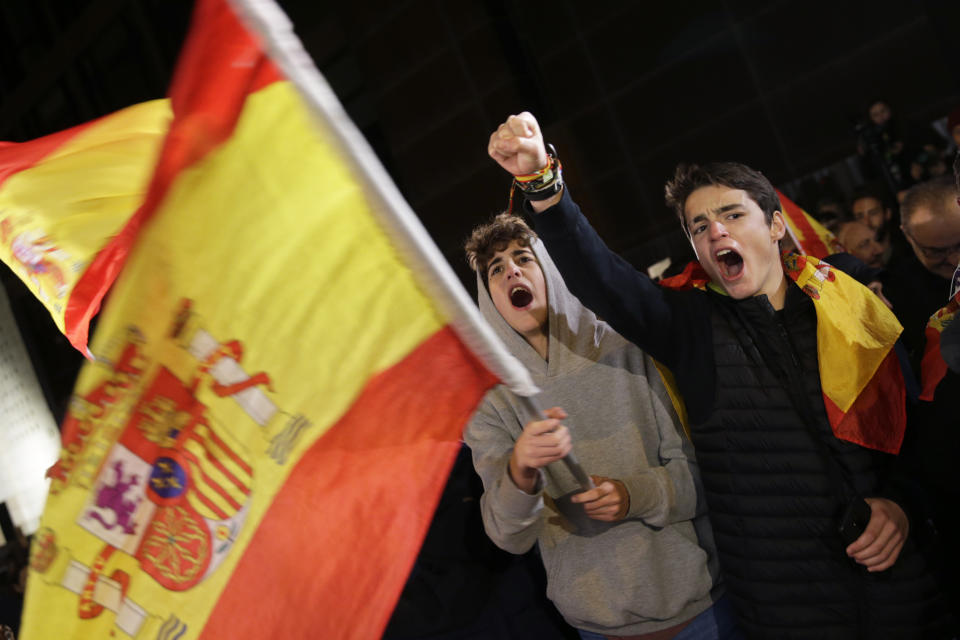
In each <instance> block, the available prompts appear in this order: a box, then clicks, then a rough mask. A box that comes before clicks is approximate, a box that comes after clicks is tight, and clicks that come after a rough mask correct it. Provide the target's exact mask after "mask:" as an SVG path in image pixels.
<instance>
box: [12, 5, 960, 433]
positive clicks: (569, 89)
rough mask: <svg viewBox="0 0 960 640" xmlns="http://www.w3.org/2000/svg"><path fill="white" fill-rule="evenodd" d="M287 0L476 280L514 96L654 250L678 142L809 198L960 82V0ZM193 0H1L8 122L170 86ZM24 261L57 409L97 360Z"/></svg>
mask: <svg viewBox="0 0 960 640" xmlns="http://www.w3.org/2000/svg"><path fill="white" fill-rule="evenodd" d="M281 4H282V5H283V6H284V7H285V8H286V9H287V11H288V13H289V14H290V16H291V18H292V19H293V21H294V24H295V25H296V28H297V31H298V33H299V35H300V37H301V39H302V40H303V41H304V43H305V45H306V47H307V49H308V50H309V51H310V53H311V54H312V56H313V58H314V60H315V62H316V64H317V66H318V67H319V68H320V69H321V71H323V72H324V74H325V75H326V77H327V79H328V80H329V81H330V83H331V84H332V86H333V87H334V89H335V90H336V92H337V94H338V95H339V96H340V99H341V101H342V102H343V103H344V104H345V106H346V108H347V110H348V111H349V112H350V114H351V115H352V116H353V118H354V120H355V121H356V123H357V125H358V126H359V127H360V128H361V129H362V130H363V132H364V133H365V134H366V136H367V138H368V140H369V141H370V142H371V144H372V145H373V147H374V149H375V150H376V152H377V153H378V154H379V156H380V158H381V160H382V161H383V163H384V164H385V165H386V167H387V169H388V170H389V171H390V173H391V174H392V175H393V177H394V179H395V180H396V182H397V184H398V185H399V187H400V189H401V191H402V192H403V193H404V194H405V195H406V197H407V199H408V200H409V202H410V204H411V205H412V206H413V209H414V210H415V211H416V212H417V213H418V214H419V216H420V218H421V219H422V221H423V223H424V224H425V225H426V227H427V229H428V230H429V231H430V233H431V234H432V235H433V237H434V239H435V240H436V242H437V244H438V245H439V246H440V248H441V250H442V251H443V252H444V254H445V255H446V256H447V258H448V260H449V261H450V263H451V264H452V265H453V266H454V268H455V269H456V270H457V271H458V273H459V274H460V276H461V277H462V278H463V279H464V282H465V283H467V286H468V287H471V288H472V286H473V284H472V282H473V280H472V278H471V277H470V276H469V274H468V273H467V269H466V266H465V264H464V262H463V258H462V250H461V244H462V241H463V239H464V238H465V237H466V235H467V234H468V232H469V230H470V228H471V227H472V226H473V225H474V224H476V223H477V222H478V221H480V220H481V219H483V218H485V217H486V216H488V215H489V214H491V213H494V212H496V211H497V210H498V209H501V208H503V207H504V206H505V205H506V197H507V189H508V185H509V180H508V179H507V176H506V174H505V173H503V172H502V170H500V169H499V168H498V167H497V166H496V165H495V164H494V163H493V162H492V161H491V160H490V159H489V158H488V157H487V156H486V152H485V150H486V144H487V138H488V136H489V134H490V132H491V131H492V130H493V129H494V128H495V127H496V126H497V125H498V124H499V123H500V122H502V121H503V119H504V118H505V117H506V116H507V115H508V114H510V113H517V112H519V111H522V110H530V111H532V112H533V113H534V114H536V115H537V116H538V118H539V120H540V122H541V125H542V126H543V128H544V131H545V136H546V138H547V140H548V141H551V142H553V143H554V144H555V145H556V146H557V148H558V149H559V152H560V155H561V157H562V159H563V162H564V167H565V170H566V175H567V181H568V183H569V184H570V185H571V189H572V191H573V192H574V193H575V195H576V198H577V200H578V201H579V202H580V204H581V205H582V206H583V207H584V209H585V210H586V211H588V213H589V215H590V218H591V220H592V222H593V223H594V225H595V226H596V227H597V228H598V230H599V231H600V233H601V234H602V235H603V236H604V237H605V238H606V239H607V241H608V243H609V244H610V245H611V246H612V247H613V248H614V249H615V250H617V251H619V252H621V253H622V254H624V255H625V256H626V257H627V258H628V259H630V260H631V261H633V262H634V263H635V264H636V265H638V266H641V267H645V266H647V265H649V264H650V263H652V262H654V261H656V260H659V259H661V258H663V257H666V256H668V255H672V256H674V257H683V256H685V255H689V253H688V251H689V250H688V248H687V245H686V242H685V240H684V238H683V236H682V235H681V234H680V232H679V229H678V227H677V224H676V222H675V219H674V217H673V214H672V213H671V212H669V211H668V210H667V209H666V207H665V206H664V204H663V196H662V189H663V183H664V180H665V179H666V178H667V177H668V176H669V175H670V173H671V172H672V169H673V167H674V165H675V164H676V163H677V162H678V161H680V160H691V161H706V160H723V159H735V160H740V161H742V162H746V163H747V164H750V165H752V166H754V167H756V168H758V169H760V170H762V171H763V172H764V173H765V174H766V175H767V176H768V177H769V178H770V179H771V180H772V181H773V182H774V184H775V185H777V186H778V187H780V188H781V189H783V190H785V191H786V193H787V194H788V195H790V196H792V197H794V198H797V199H800V202H801V204H805V203H804V202H803V188H802V187H803V185H804V184H805V181H806V182H809V181H811V180H814V179H815V178H817V177H818V176H821V177H822V176H823V175H824V172H825V168H827V167H831V166H833V167H837V166H841V167H842V163H843V161H844V159H845V158H847V157H849V156H850V155H851V154H852V153H853V151H854V148H855V136H854V133H853V121H854V119H855V118H856V117H857V116H858V115H862V114H863V113H864V112H865V110H866V107H867V105H868V103H869V102H871V101H872V100H875V99H877V98H883V99H885V100H887V101H888V102H889V103H890V104H891V105H892V107H893V109H894V113H895V114H896V116H897V117H898V118H899V119H900V120H903V121H906V120H912V121H917V122H924V123H926V122H930V121H931V120H934V119H935V118H938V117H942V116H944V115H945V114H946V113H948V112H949V111H950V110H951V109H952V108H954V107H955V106H957V105H958V104H960V64H958V63H960V2H957V1H956V0H925V1H919V0H917V1H908V0H901V1H887V2H866V1H850V2H836V1H830V2H827V1H823V0H817V1H810V0H781V1H764V2H759V1H752V0H693V1H686V2H668V3H650V2H626V1H608V0H592V1H589V2H588V1H574V0H555V1H553V2H548V3H534V2H508V1H506V0H456V1H453V0H451V1H447V2H444V1H441V0H410V1H406V2H404V1H398V0H392V1H386V0H383V1H380V0H353V1H348V2H336V3H334V2H326V1H323V0H303V1H299V0H287V1H285V2H281ZM191 5H192V3H190V2H187V1H186V0H71V1H70V2H65V1H63V0H4V1H3V2H0V140H12V141H22V140H29V139H32V138H35V137H38V136H41V135H44V134H47V133H52V132H54V131H58V130H60V129H63V128H66V127H69V126H72V125H74V124H78V123H81V122H84V121H87V120H90V119H92V118H95V117H97V116H100V115H103V114H106V113H110V112H112V111H114V110H117V109H120V108H122V107H125V106H128V105H130V104H133V103H136V102H141V101H144V100H147V99H151V98H158V97H162V96H163V95H164V94H165V93H166V89H167V86H168V83H169V80H170V76H171V74H172V70H173V67H174V64H175V62H176V56H177V52H178V50H179V47H180V44H181V43H182V40H183V37H184V34H185V32H186V28H187V24H188V21H189V15H190V10H191ZM951 25H952V27H951ZM807 206H808V207H810V206H812V203H807ZM4 272H5V273H4V276H3V281H4V284H5V285H6V286H7V288H8V290H9V291H10V293H11V297H12V299H13V303H14V307H15V309H16V312H17V314H18V321H19V323H20V325H21V328H22V330H23V331H24V334H25V339H26V340H27V343H28V347H29V348H30V350H31V353H32V355H33V357H34V362H35V364H36V365H37V368H38V373H39V375H40V378H41V383H42V384H43V385H44V387H45V389H46V390H47V392H48V398H50V400H51V404H52V405H53V407H54V412H55V414H56V415H57V417H58V418H59V417H60V415H61V414H62V411H63V407H64V406H65V402H66V398H67V397H68V395H69V391H70V388H71V387H72V383H73V377H74V375H75V372H76V367H77V366H79V363H80V360H79V358H78V357H77V356H76V355H75V354H73V353H71V350H70V348H69V346H67V345H66V341H65V340H64V339H62V338H60V337H58V336H57V334H56V331H55V329H53V324H52V322H50V321H49V319H48V318H47V317H46V312H45V311H44V310H43V309H42V307H40V306H39V303H36V302H35V301H34V300H33V299H32V296H30V294H29V293H27V292H26V289H25V288H23V287H21V286H20V285H19V284H18V283H17V282H16V281H15V279H14V278H13V277H12V276H11V274H10V273H9V270H7V269H4Z"/></svg>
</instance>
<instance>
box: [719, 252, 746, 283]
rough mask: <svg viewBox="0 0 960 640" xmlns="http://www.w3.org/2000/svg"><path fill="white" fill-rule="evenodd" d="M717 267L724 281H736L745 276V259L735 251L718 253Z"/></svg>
mask: <svg viewBox="0 0 960 640" xmlns="http://www.w3.org/2000/svg"><path fill="white" fill-rule="evenodd" d="M715 255H716V259H717V266H718V267H719V268H720V275H721V276H722V277H723V279H724V280H736V279H737V278H739V277H740V276H742V275H743V258H742V257H741V256H740V254H739V253H737V252H736V251H734V250H733V249H720V250H719V251H717V253H716V254H715Z"/></svg>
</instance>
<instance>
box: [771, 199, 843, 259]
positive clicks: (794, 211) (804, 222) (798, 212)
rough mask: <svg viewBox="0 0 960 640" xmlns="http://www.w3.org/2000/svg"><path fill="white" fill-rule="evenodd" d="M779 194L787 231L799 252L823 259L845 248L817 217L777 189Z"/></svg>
mask: <svg viewBox="0 0 960 640" xmlns="http://www.w3.org/2000/svg"><path fill="white" fill-rule="evenodd" d="M777 195H778V196H779V197H780V207H781V209H782V210H783V218H784V220H785V221H786V223H787V233H788V234H789V235H790V237H791V238H793V241H794V243H795V244H796V245H797V253H800V254H801V255H807V256H813V257H814V258H819V259H820V260H823V259H824V258H826V257H827V256H829V255H832V254H834V253H840V252H841V251H843V250H844V249H843V246H842V245H841V244H840V242H839V241H838V240H837V237H836V236H835V235H833V233H832V232H831V231H830V230H829V229H827V228H826V227H824V226H823V225H822V224H820V223H819V222H818V221H817V220H816V218H814V217H813V216H811V215H810V214H809V213H807V212H806V211H804V210H803V209H801V208H800V207H799V206H798V205H797V204H796V203H795V202H793V200H791V199H790V198H788V197H787V196H785V195H783V193H782V192H781V191H779V190H777Z"/></svg>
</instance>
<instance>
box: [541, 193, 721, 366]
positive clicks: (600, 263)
mask: <svg viewBox="0 0 960 640" xmlns="http://www.w3.org/2000/svg"><path fill="white" fill-rule="evenodd" d="M533 220H534V225H535V227H536V231H537V234H538V235H539V236H540V238H541V239H542V240H543V243H544V244H545V245H546V247H547V250H548V251H549V252H550V257H551V258H553V261H554V262H555V263H556V265H557V268H558V269H559V270H560V274H561V275H562V276H563V280H564V282H566V284H567V287H568V288H569V289H570V291H572V292H573V294H574V295H575V296H577V297H578V298H579V299H580V301H581V302H583V304H584V305H586V306H587V307H588V308H589V309H591V310H592V311H593V312H594V313H596V314H597V315H598V316H599V317H601V318H603V320H605V321H606V322H608V323H609V324H610V326H612V327H613V328H614V329H615V330H616V331H617V333H619V334H620V335H622V336H623V337H625V338H627V339H628V340H630V341H631V342H633V343H634V344H636V345H637V346H639V347H640V348H641V349H643V350H644V351H646V352H647V353H649V354H650V355H652V356H653V357H654V358H656V359H657V360H659V361H660V362H662V363H664V364H665V365H667V366H668V367H669V368H670V369H671V370H672V371H674V373H676V374H677V375H678V378H685V377H686V376H685V375H684V373H683V370H684V369H685V368H687V367H689V366H690V365H691V363H692V362H693V361H695V360H700V359H702V357H701V356H700V355H698V354H702V352H703V349H704V347H706V348H708V349H709V345H708V344H707V341H708V340H709V337H710V330H709V322H710V321H709V314H707V313H704V312H703V309H704V304H705V302H706V296H704V295H690V294H691V293H692V292H690V291H674V290H671V289H665V288H664V287H661V286H660V285H658V284H656V283H655V282H653V280H651V279H650V278H649V276H647V274H645V273H643V272H641V271H638V270H637V269H635V268H634V267H633V265H631V264H630V263H629V262H627V261H626V260H624V259H623V258H621V257H620V256H618V255H617V254H616V253H614V252H613V251H611V250H610V249H609V248H608V247H607V245H606V244H605V243H604V242H603V240H602V239H601V238H600V236H599V235H598V234H597V232H596V231H595V230H594V229H593V227H591V226H590V223H589V222H588V221H587V219H586V217H584V215H583V213H582V212H581V211H580V207H579V206H577V204H576V203H575V202H574V201H573V200H572V199H571V197H570V195H569V190H567V189H565V190H564V194H563V197H562V198H561V200H560V202H558V203H557V204H556V205H554V206H552V207H550V208H549V209H547V210H546V211H543V212H541V213H538V214H535V215H534V216H533ZM698 293H699V292H698Z"/></svg>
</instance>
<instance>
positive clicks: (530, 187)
mask: <svg viewBox="0 0 960 640" xmlns="http://www.w3.org/2000/svg"><path fill="white" fill-rule="evenodd" d="M547 159H548V162H547V166H545V167H543V168H542V169H540V170H539V171H537V172H535V173H530V174H526V175H522V176H514V178H513V182H511V183H510V198H509V204H508V206H507V211H508V212H513V194H514V191H515V190H516V189H519V190H520V192H521V193H523V197H524V198H525V199H526V200H534V201H536V200H547V199H548V198H552V197H553V196H554V195H556V194H557V193H559V192H560V189H562V188H563V164H561V162H560V158H558V157H557V150H556V149H555V148H554V146H553V145H552V144H548V145H547Z"/></svg>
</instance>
